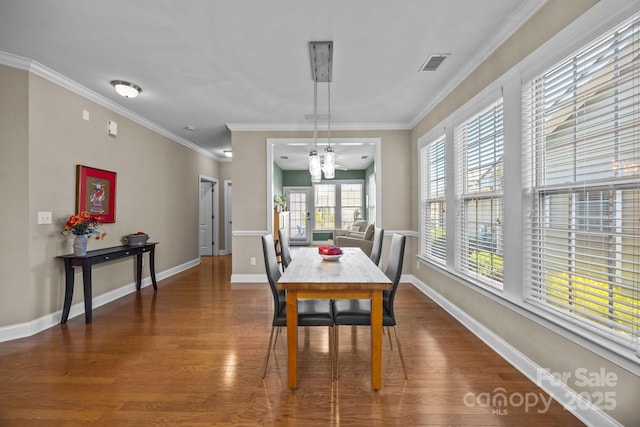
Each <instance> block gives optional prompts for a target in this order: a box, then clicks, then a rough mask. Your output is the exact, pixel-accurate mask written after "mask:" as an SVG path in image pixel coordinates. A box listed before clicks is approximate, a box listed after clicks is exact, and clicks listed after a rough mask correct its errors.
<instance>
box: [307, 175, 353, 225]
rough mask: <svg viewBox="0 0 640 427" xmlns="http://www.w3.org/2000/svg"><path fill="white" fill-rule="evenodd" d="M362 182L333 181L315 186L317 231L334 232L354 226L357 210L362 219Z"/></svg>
mask: <svg viewBox="0 0 640 427" xmlns="http://www.w3.org/2000/svg"><path fill="white" fill-rule="evenodd" d="M363 187H364V185H363V182H362V181H357V182H356V181H332V183H331V184H326V183H321V184H316V185H314V186H313V188H314V193H315V212H316V215H315V221H316V224H315V229H316V230H333V229H335V228H343V229H344V228H347V227H349V226H351V225H352V224H353V221H354V214H355V213H356V210H357V211H358V212H359V213H360V217H362V200H363Z"/></svg>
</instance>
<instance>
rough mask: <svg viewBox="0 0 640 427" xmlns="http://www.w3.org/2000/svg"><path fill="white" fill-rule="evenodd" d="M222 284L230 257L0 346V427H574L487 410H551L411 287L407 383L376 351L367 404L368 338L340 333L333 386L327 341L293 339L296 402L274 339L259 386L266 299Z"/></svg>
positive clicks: (316, 335) (400, 306)
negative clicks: (375, 377) (502, 399)
mask: <svg viewBox="0 0 640 427" xmlns="http://www.w3.org/2000/svg"><path fill="white" fill-rule="evenodd" d="M230 276H231V257H230V256H220V257H204V258H203V259H202V264H201V265H200V266H197V267H194V268H192V269H190V270H188V271H185V272H183V273H180V274H178V275H176V276H173V277H171V278H168V279H165V280H162V281H160V282H159V283H158V286H159V290H158V292H157V293H154V292H153V289H152V288H151V287H147V288H144V289H143V290H142V291H141V292H139V293H137V294H132V295H128V296H125V297H123V298H121V299H119V300H117V301H115V302H113V303H110V304H108V305H106V306H103V307H99V308H97V309H95V310H94V313H93V323H92V324H91V325H86V324H85V323H84V316H83V315H82V316H77V317H75V318H73V319H70V320H69V322H68V323H67V324H66V325H56V326H54V327H52V328H50V329H48V330H46V331H43V332H41V333H39V334H37V335H35V336H33V337H29V338H25V339H20V340H15V341H11V342H5V343H0V426H82V425H87V426H89V425H90V426H94V427H97V426H110V427H111V426H152V425H153V426H410V425H419V426H429V425H433V426H480V425H483V426H516V425H527V426H574V425H582V423H581V422H579V420H577V419H576V418H575V417H573V416H572V415H571V414H570V413H569V412H567V411H566V410H564V409H563V408H562V407H561V405H559V404H557V403H556V402H552V403H551V404H550V406H549V407H546V406H545V405H544V404H543V403H539V404H538V405H537V406H535V407H530V408H525V406H524V405H514V404H507V405H506V406H497V405H496V406H491V405H490V404H489V403H490V402H487V401H486V399H484V398H483V396H484V397H485V398H486V397H487V396H492V397H495V396H496V395H498V394H500V393H501V392H502V393H503V394H506V395H507V396H514V395H515V394H517V393H519V394H520V395H523V396H524V395H525V394H526V393H530V396H533V394H536V395H537V396H540V398H542V397H544V398H545V399H549V397H548V396H547V395H546V394H545V393H544V392H543V391H542V390H541V389H539V388H538V387H537V386H535V385H534V384H533V383H532V382H530V381H529V380H527V379H526V378H525V377H524V376H523V375H522V374H520V373H519V372H518V371H517V370H516V369H514V368H513V367H511V366H510V365H509V364H508V363H507V362H506V361H504V360H503V359H502V358H501V357H500V356H498V355H497V354H496V353H494V352H493V351H492V350H491V349H490V348H489V347H487V346H486V345H485V344H483V343H482V342H481V341H480V340H479V339H478V338H476V337H475V336H474V335H473V334H471V333H470V332H468V331H467V330H466V329H465V328H464V327H463V326H461V325H460V324H459V323H457V322H456V321H455V320H454V319H453V318H452V317H450V316H449V315H448V314H447V313H446V312H445V311H443V310H442V309H440V308H439V307H438V306H437V305H436V304H435V303H433V302H432V301H431V300H429V299H428V298H427V297H425V296H424V295H423V294H422V293H420V292H419V291H417V290H416V289H415V288H413V286H411V285H403V284H401V285H400V289H399V291H398V294H397V297H396V312H397V318H398V322H399V326H398V333H399V335H400V340H401V343H402V345H403V350H404V356H405V360H406V362H407V370H408V375H409V379H408V380H406V381H405V380H404V378H403V375H402V367H401V365H400V360H399V358H398V353H397V350H396V348H395V346H394V349H393V350H391V349H390V348H389V342H388V339H387V337H385V340H384V344H385V345H384V351H383V379H382V380H383V385H382V389H381V390H380V391H378V392H375V391H373V390H371V386H370V384H371V381H370V372H369V366H370V365H369V345H370V342H369V330H368V328H366V327H359V328H355V327H342V328H340V379H339V380H338V381H334V382H332V381H331V380H330V360H329V349H328V343H327V337H328V333H327V329H326V328H301V329H300V331H299V334H300V335H299V347H300V351H299V389H298V390H295V391H291V390H289V389H288V388H287V377H286V375H287V369H286V367H287V363H286V339H285V336H284V335H281V336H280V338H279V339H278V341H277V343H276V346H275V350H274V352H272V359H271V360H270V361H269V368H268V371H267V377H266V378H265V380H264V381H263V380H262V378H261V377H262V371H263V366H264V360H265V356H266V349H267V348H266V347H267V343H268V340H269V331H270V327H271V326H270V325H271V317H272V297H271V294H270V292H269V290H268V287H267V285H266V284H265V285H264V286H259V285H255V286H250V289H231V285H230V283H229V279H230ZM80 292H81V290H80ZM61 303H62V302H61ZM283 332H285V331H283ZM285 333H286V332H285ZM512 401H515V402H517V400H512Z"/></svg>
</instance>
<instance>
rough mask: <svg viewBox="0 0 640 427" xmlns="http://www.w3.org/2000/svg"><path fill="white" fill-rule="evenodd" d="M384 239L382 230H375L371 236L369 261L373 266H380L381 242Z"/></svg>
mask: <svg viewBox="0 0 640 427" xmlns="http://www.w3.org/2000/svg"><path fill="white" fill-rule="evenodd" d="M383 239H384V230H383V229H382V228H377V227H376V231H375V233H374V235H373V246H372V248H371V261H373V263H374V264H375V265H380V255H382V240H383Z"/></svg>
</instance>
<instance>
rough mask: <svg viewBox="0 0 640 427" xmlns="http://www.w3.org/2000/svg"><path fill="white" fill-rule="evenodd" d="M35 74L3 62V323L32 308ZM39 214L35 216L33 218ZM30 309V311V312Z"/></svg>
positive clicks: (0, 139) (0, 317) (0, 313)
mask: <svg viewBox="0 0 640 427" xmlns="http://www.w3.org/2000/svg"><path fill="white" fill-rule="evenodd" d="M28 79H29V74H28V73H27V72H26V71H21V70H16V69H13V68H7V67H2V66H0V129H1V130H2V132H1V133H0V196H1V197H2V201H1V202H0V219H2V220H1V221H0V235H1V236H2V238H0V325H6V324H11V323H17V322H18V321H22V320H23V319H25V315H26V317H27V318H28V316H29V315H30V314H31V313H30V312H31V311H32V310H31V309H30V307H29V304H17V303H16V301H30V300H33V299H34V292H33V287H30V286H26V285H27V284H28V280H29V279H28V277H29V267H28V266H29V247H30V246H31V240H32V239H31V236H30V233H29V226H30V219H32V217H31V212H30V211H29V203H28V199H27V197H26V196H27V194H28V192H29V190H28V188H29V170H28V168H27V165H28V162H29V144H28V138H29V128H28V127H29V120H28V108H29V92H28V84H27V82H28ZM33 218H35V217H33ZM27 309H28V312H27V313H25V310H27Z"/></svg>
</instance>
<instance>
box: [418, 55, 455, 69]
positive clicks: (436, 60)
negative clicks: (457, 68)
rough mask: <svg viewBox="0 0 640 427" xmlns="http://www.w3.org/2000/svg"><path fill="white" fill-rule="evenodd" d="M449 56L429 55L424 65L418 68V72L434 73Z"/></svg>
mask: <svg viewBox="0 0 640 427" xmlns="http://www.w3.org/2000/svg"><path fill="white" fill-rule="evenodd" d="M447 56H449V54H438V55H430V56H429V57H428V58H427V60H426V61H425V63H424V64H423V65H422V67H420V71H435V70H437V69H438V67H439V66H440V64H442V62H443V61H444V60H445V59H446V58H447Z"/></svg>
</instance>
